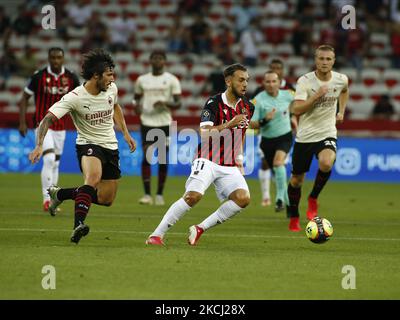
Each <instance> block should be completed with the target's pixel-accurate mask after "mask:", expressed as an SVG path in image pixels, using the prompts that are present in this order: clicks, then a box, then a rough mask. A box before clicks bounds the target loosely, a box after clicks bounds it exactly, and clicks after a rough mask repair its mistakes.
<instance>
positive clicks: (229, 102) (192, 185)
mask: <svg viewBox="0 0 400 320" xmlns="http://www.w3.org/2000/svg"><path fill="white" fill-rule="evenodd" d="M224 77H225V83H226V86H227V90H226V91H225V92H224V93H220V94H217V95H216V96H213V97H211V98H209V99H208V100H207V102H206V104H205V106H204V109H203V111H202V113H201V120H200V136H201V143H200V145H199V147H198V153H197V157H196V159H195V160H194V161H193V163H192V171H191V174H190V176H189V178H188V180H187V181H186V185H185V188H186V191H185V194H184V195H183V197H181V198H180V199H179V200H178V201H176V202H175V203H174V204H172V206H171V207H170V208H169V209H168V211H167V213H166V214H165V215H164V217H163V219H162V221H161V222H160V224H159V225H158V227H157V228H156V229H155V230H154V232H153V233H152V234H151V235H150V236H149V238H148V239H147V241H146V243H147V244H151V245H164V242H163V237H164V235H165V233H166V232H167V231H168V229H169V228H170V227H172V226H173V225H174V224H175V223H176V222H177V221H178V220H179V219H180V218H181V217H182V216H183V215H184V214H185V213H186V212H187V211H188V210H189V209H191V208H192V207H193V206H194V205H195V204H196V203H198V202H199V201H200V199H201V198H202V197H203V195H204V193H205V191H206V190H207V189H208V187H209V186H210V184H211V183H214V185H215V190H216V192H217V196H218V198H219V199H220V200H221V201H224V200H226V201H225V202H224V203H223V204H222V205H221V206H220V207H219V208H218V209H217V210H216V211H215V212H214V213H212V214H211V215H210V216H208V217H207V218H206V219H205V220H204V221H203V222H201V223H200V224H198V225H193V226H191V227H190V228H189V237H188V242H189V244H190V245H192V246H193V245H196V244H197V242H198V241H199V238H200V236H201V235H202V234H203V232H204V231H206V230H208V229H210V228H212V227H214V226H216V225H217V224H221V223H223V222H225V221H226V220H228V219H229V218H231V217H233V216H234V215H236V214H237V213H239V212H240V211H241V210H242V209H243V208H245V207H246V206H247V205H248V204H249V203H250V193H249V188H248V186H247V183H246V180H245V179H244V177H243V174H244V171H243V141H244V138H245V133H246V129H247V128H248V126H249V120H250V119H251V117H252V116H253V113H254V105H253V104H252V103H251V102H249V100H248V99H247V98H246V97H245V94H246V89H247V84H248V81H249V75H248V73H247V69H246V68H245V67H244V66H242V65H241V64H233V65H231V66H228V67H227V68H226V69H225V70H224Z"/></svg>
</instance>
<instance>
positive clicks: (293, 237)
mask: <svg viewBox="0 0 400 320" xmlns="http://www.w3.org/2000/svg"><path fill="white" fill-rule="evenodd" d="M0 231H22V232H25V231H26V232H72V230H65V229H31V228H0ZM94 233H120V234H143V235H149V234H150V233H151V231H133V230H131V231H129V230H95V231H94ZM168 234H172V235H178V236H186V235H187V233H183V232H169V233H168ZM211 236H212V237H220V238H225V237H241V238H280V239H300V238H302V237H301V236H279V235H262V234H253V235H249V234H236V233H222V234H221V233H215V234H214V233H213V234H212V235H211ZM334 239H336V240H356V241H400V238H364V237H354V238H349V237H334Z"/></svg>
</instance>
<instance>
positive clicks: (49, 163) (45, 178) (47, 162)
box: [40, 153, 55, 202]
mask: <svg viewBox="0 0 400 320" xmlns="http://www.w3.org/2000/svg"><path fill="white" fill-rule="evenodd" d="M54 160H55V155H54V153H46V154H45V155H44V156H43V167H42V172H41V174H40V178H41V180H42V194H43V202H45V201H47V200H50V196H49V195H48V193H47V189H48V188H49V187H50V186H51V185H52V183H53V166H54Z"/></svg>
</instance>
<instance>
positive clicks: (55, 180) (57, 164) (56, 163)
mask: <svg viewBox="0 0 400 320" xmlns="http://www.w3.org/2000/svg"><path fill="white" fill-rule="evenodd" d="M59 168H60V160H58V161H54V166H53V182H52V184H53V185H55V186H56V185H57V184H58V170H59Z"/></svg>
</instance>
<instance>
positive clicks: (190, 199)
mask: <svg viewBox="0 0 400 320" xmlns="http://www.w3.org/2000/svg"><path fill="white" fill-rule="evenodd" d="M202 197H203V195H202V194H201V193H199V192H194V191H189V192H186V193H185V195H184V196H183V200H185V202H186V203H187V204H188V206H190V207H193V206H194V205H195V204H196V203H197V202H199V201H200V199H201V198H202Z"/></svg>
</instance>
